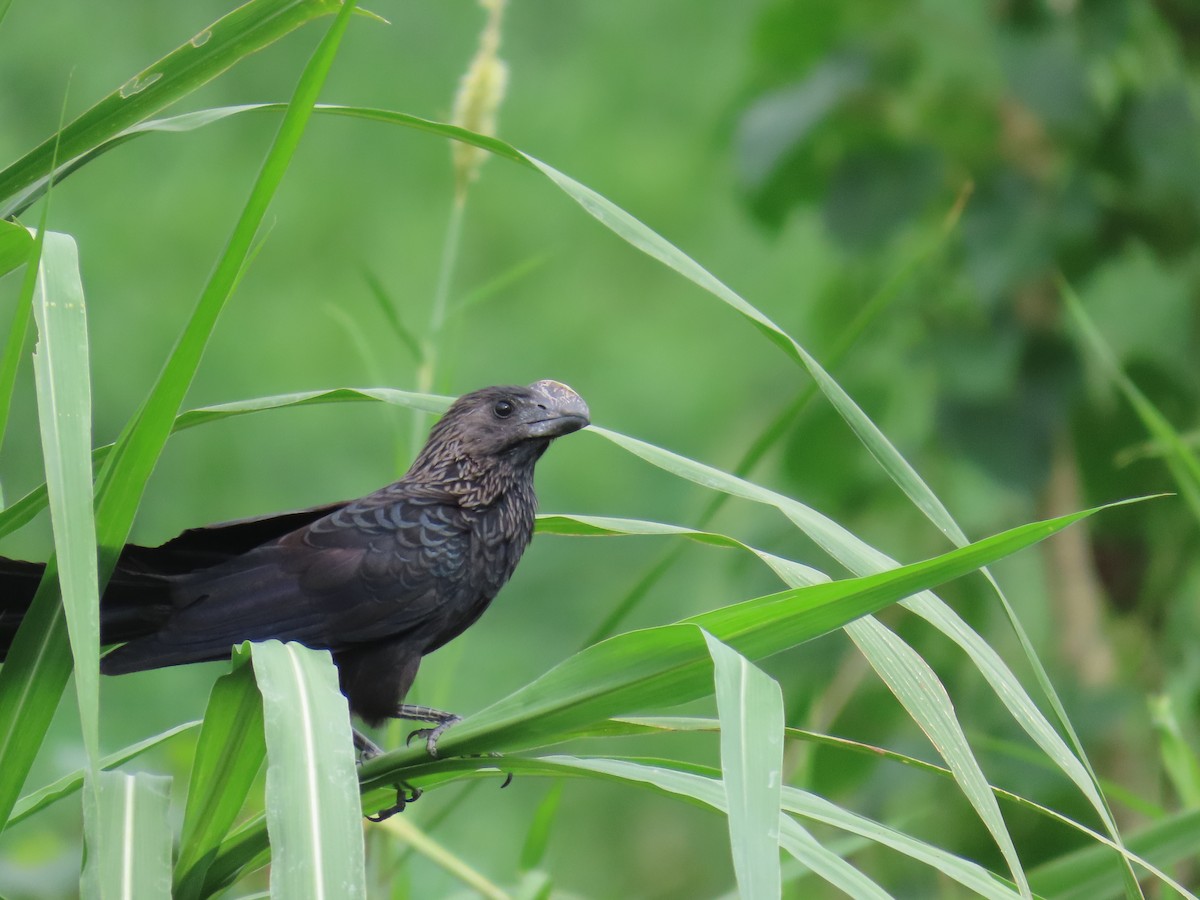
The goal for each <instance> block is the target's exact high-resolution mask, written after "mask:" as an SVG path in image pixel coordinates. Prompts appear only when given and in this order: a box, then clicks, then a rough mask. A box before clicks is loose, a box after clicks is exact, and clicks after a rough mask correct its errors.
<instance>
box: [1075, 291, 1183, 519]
mask: <svg viewBox="0 0 1200 900" xmlns="http://www.w3.org/2000/svg"><path fill="white" fill-rule="evenodd" d="M1059 291H1060V292H1061V293H1062V296H1063V299H1064V300H1065V301H1066V304H1067V309H1068V310H1069V311H1070V313H1071V318H1072V319H1074V321H1075V326H1076V328H1077V329H1078V330H1079V332H1080V334H1081V335H1082V336H1083V339H1084V342H1085V343H1086V344H1087V346H1088V349H1089V350H1090V351H1091V353H1092V356H1093V357H1095V359H1097V360H1098V361H1099V362H1100V364H1101V365H1102V366H1103V368H1104V371H1105V373H1106V374H1107V375H1108V377H1109V378H1111V379H1112V381H1113V383H1114V384H1115V385H1116V386H1117V387H1118V388H1119V389H1120V391H1121V393H1122V394H1124V395H1125V399H1126V400H1127V401H1128V402H1129V405H1130V406H1132V407H1133V409H1134V412H1136V413H1137V416H1138V418H1139V419H1141V420H1142V425H1143V426H1144V427H1145V429H1146V431H1147V432H1148V433H1149V434H1150V436H1151V437H1152V438H1153V439H1154V440H1155V442H1156V443H1157V444H1158V445H1159V446H1161V447H1162V448H1164V451H1165V452H1164V455H1163V458H1164V459H1165V460H1166V463H1167V468H1168V469H1169V470H1170V472H1171V477H1172V479H1174V481H1175V485H1176V486H1177V487H1178V488H1179V493H1180V494H1182V495H1183V498H1184V500H1186V501H1187V504H1188V506H1189V507H1190V508H1191V510H1192V515H1193V516H1195V517H1196V521H1197V522H1200V457H1197V456H1196V453H1195V451H1193V450H1192V448H1191V447H1189V446H1188V444H1187V442H1186V441H1185V440H1184V439H1183V438H1182V437H1180V434H1179V432H1178V431H1177V430H1176V429H1175V428H1174V427H1173V426H1172V425H1171V423H1170V422H1168V421H1167V417H1166V416H1164V415H1163V414H1162V413H1161V412H1159V411H1158V409H1157V407H1155V406H1154V404H1153V403H1151V402H1150V399H1149V398H1148V397H1147V396H1146V395H1145V394H1143V393H1142V391H1141V389H1140V388H1138V386H1137V385H1136V384H1134V383H1133V379H1131V378H1130V377H1129V376H1128V375H1126V374H1125V372H1124V371H1123V370H1122V369H1121V365H1120V363H1119V362H1118V361H1117V359H1116V357H1115V356H1114V355H1113V352H1112V349H1111V348H1110V347H1109V346H1108V344H1107V343H1106V342H1105V340H1104V336H1103V335H1101V334H1100V331H1099V329H1097V328H1096V326H1095V324H1093V322H1092V320H1091V319H1090V318H1089V317H1088V314H1087V312H1086V311H1085V310H1084V308H1083V304H1082V303H1081V302H1080V301H1079V297H1078V296H1076V294H1075V292H1074V291H1073V290H1072V289H1071V286H1070V285H1069V284H1067V282H1066V280H1065V279H1061V278H1060V279H1059Z"/></svg>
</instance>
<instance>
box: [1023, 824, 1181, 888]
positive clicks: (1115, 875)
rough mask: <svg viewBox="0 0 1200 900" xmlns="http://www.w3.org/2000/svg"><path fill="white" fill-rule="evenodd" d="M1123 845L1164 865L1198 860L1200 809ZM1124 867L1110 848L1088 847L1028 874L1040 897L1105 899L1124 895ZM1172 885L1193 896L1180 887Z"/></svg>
mask: <svg viewBox="0 0 1200 900" xmlns="http://www.w3.org/2000/svg"><path fill="white" fill-rule="evenodd" d="M1125 843H1126V844H1127V845H1128V847H1129V850H1130V852H1132V853H1136V854H1137V855H1138V856H1140V857H1143V858H1144V859H1145V860H1147V861H1148V862H1150V863H1153V864H1154V865H1155V866H1158V867H1160V868H1162V867H1167V866H1171V865H1174V864H1175V863H1178V862H1183V861H1185V860H1190V861H1191V862H1192V863H1193V864H1194V863H1195V861H1196V848H1197V847H1200V810H1195V809H1191V810H1184V811H1183V812H1179V813H1176V814H1175V815H1173V816H1171V817H1169V818H1167V819H1164V820H1162V821H1160V822H1155V823H1153V824H1151V825H1148V826H1147V827H1145V828H1143V829H1142V830H1141V831H1139V832H1137V833H1135V834H1132V835H1130V836H1129V838H1128V840H1127V841H1126V842H1125ZM1122 870H1123V867H1122V865H1121V861H1120V858H1119V857H1115V856H1114V855H1113V854H1112V852H1111V851H1110V850H1109V849H1108V848H1107V847H1104V846H1089V847H1084V848H1082V849H1079V850H1075V851H1072V852H1070V853H1067V854H1065V855H1064V856H1061V857H1059V858H1058V859H1055V860H1052V861H1051V862H1048V863H1043V864H1042V865H1040V866H1038V867H1037V868H1036V869H1033V870H1032V871H1031V872H1030V873H1029V881H1030V883H1031V884H1032V885H1033V888H1034V890H1035V891H1037V892H1038V893H1039V894H1040V895H1042V896H1046V897H1055V898H1057V900H1107V898H1110V897H1117V896H1119V895H1120V894H1121V891H1122V888H1123V883H1122V880H1121V877H1122ZM1159 874H1160V873H1159ZM1160 877H1161V874H1160ZM1192 886H1193V887H1195V885H1194V884H1193V885H1192ZM1173 887H1174V888H1175V889H1176V890H1177V891H1179V893H1180V895H1181V896H1184V897H1188V898H1191V900H1195V895H1194V894H1193V893H1190V892H1188V891H1187V890H1186V889H1185V888H1184V887H1183V886H1182V885H1173Z"/></svg>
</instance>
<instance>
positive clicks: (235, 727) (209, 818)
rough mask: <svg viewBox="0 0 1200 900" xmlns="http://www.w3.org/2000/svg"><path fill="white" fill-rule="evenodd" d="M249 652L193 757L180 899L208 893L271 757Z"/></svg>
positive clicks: (212, 704) (218, 686) (178, 867)
mask: <svg viewBox="0 0 1200 900" xmlns="http://www.w3.org/2000/svg"><path fill="white" fill-rule="evenodd" d="M248 661H249V655H248V654H247V653H244V652H237V653H235V654H234V661H233V671H232V672H230V673H229V674H227V675H223V676H221V677H220V678H219V679H217V681H216V683H215V684H214V685H213V689H212V693H211V694H210V695H209V698H208V708H207V709H206V710H205V712H204V724H203V726H202V727H201V729H200V739H199V741H198V742H197V744H196V753H195V756H194V757H193V759H192V775H191V780H190V781H189V783H188V795H187V806H186V807H185V809H184V813H183V831H182V834H181V836H180V839H179V855H178V858H177V860H176V863H175V890H174V894H173V896H174V897H175V900H189V898H199V897H202V896H203V893H202V889H203V887H204V879H205V876H206V875H207V873H208V865H209V863H210V862H212V859H213V857H214V856H216V853H217V849H218V848H219V847H220V845H221V842H222V841H223V840H225V838H226V836H227V835H228V834H229V829H230V828H231V827H232V826H233V823H234V820H235V819H236V818H237V815H238V813H239V812H240V811H241V808H242V806H243V804H244V803H245V801H246V795H247V794H248V793H249V791H250V787H251V785H252V784H253V783H254V780H255V778H256V777H257V776H258V772H259V770H260V769H261V768H262V764H263V760H264V759H265V757H266V742H265V738H264V736H263V704H262V697H261V696H260V695H259V692H258V687H257V685H256V684H255V681H254V672H253V670H252V669H251V667H250V666H248V665H246V663H247V662H248Z"/></svg>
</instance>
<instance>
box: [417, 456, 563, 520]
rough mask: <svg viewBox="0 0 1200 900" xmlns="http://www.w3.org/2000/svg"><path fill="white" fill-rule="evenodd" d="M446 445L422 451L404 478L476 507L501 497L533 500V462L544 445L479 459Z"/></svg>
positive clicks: (495, 501)
mask: <svg viewBox="0 0 1200 900" xmlns="http://www.w3.org/2000/svg"><path fill="white" fill-rule="evenodd" d="M447 449H449V448H446V447H443V448H442V452H440V453H437V454H426V453H424V452H422V454H421V455H420V456H418V457H417V459H416V460H415V461H414V462H413V464H412V467H411V468H410V469H409V470H408V474H407V475H405V480H406V481H410V482H420V483H421V484H427V485H429V486H431V487H437V488H440V489H441V490H444V491H446V492H447V493H449V494H452V495H454V496H455V497H457V498H458V502H459V504H460V505H461V506H463V507H467V508H480V507H487V506H493V505H495V504H496V503H499V502H502V501H505V500H516V501H518V502H519V503H522V504H529V505H530V506H532V505H533V503H534V492H533V464H534V463H535V462H536V461H537V459H538V457H540V456H541V455H542V451H544V450H545V447H542V448H540V449H536V448H531V449H533V450H534V452H531V451H530V449H524V448H523V452H520V453H516V454H513V455H511V456H508V455H506V456H500V457H493V456H489V457H484V458H482V459H480V458H477V457H474V456H471V455H467V454H459V453H454V452H452V451H451V452H446V451H447Z"/></svg>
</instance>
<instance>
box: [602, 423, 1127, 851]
mask: <svg viewBox="0 0 1200 900" xmlns="http://www.w3.org/2000/svg"><path fill="white" fill-rule="evenodd" d="M589 431H592V432H594V433H597V434H599V435H601V436H602V437H605V438H607V439H608V440H610V441H612V442H613V443H616V444H617V445H618V446H620V447H623V448H624V449H626V450H628V451H630V452H631V453H634V454H635V455H637V456H640V457H641V458H642V459H644V460H646V461H647V462H649V463H651V464H652V465H655V466H658V467H659V468H662V469H664V470H665V471H667V472H670V473H671V474H673V475H677V476H680V477H683V478H687V479H689V480H691V481H693V482H695V483H697V484H700V485H703V486H705V487H709V488H712V489H714V490H719V491H723V492H725V493H727V494H731V495H733V496H736V497H741V498H743V499H746V500H751V501H753V502H756V503H764V504H767V505H770V506H774V507H775V508H776V509H778V510H779V511H780V512H782V513H783V514H784V515H786V516H787V517H788V518H789V519H791V520H792V522H793V523H795V524H796V526H797V527H799V528H800V529H801V530H802V531H803V532H804V533H805V534H807V535H808V536H809V537H810V538H812V539H813V541H815V542H816V543H817V545H818V546H820V547H821V548H822V549H823V550H825V552H827V553H828V554H830V555H831V556H832V557H833V558H834V559H836V560H838V561H839V562H841V563H842V565H844V566H846V568H848V569H849V570H850V571H851V572H854V573H856V574H860V575H862V574H867V573H871V572H880V571H886V570H887V569H889V568H890V567H892V566H894V565H896V562H895V560H893V559H892V558H891V557H889V556H887V555H886V554H884V553H881V552H880V551H878V550H876V549H875V548H873V547H871V546H870V545H868V544H867V543H865V542H864V541H862V540H861V539H859V538H858V537H856V536H855V535H853V534H851V533H850V532H849V531H847V530H846V529H844V528H842V526H840V525H838V524H837V523H836V522H834V521H833V520H831V519H829V518H828V517H826V516H823V515H821V514H820V513H818V512H817V511H816V510H813V509H811V508H809V507H807V506H805V505H804V504H801V503H798V502H797V501H795V500H792V499H791V498H790V497H785V496H783V495H782V494H778V493H775V492H774V491H769V490H767V489H766V488H763V487H760V486H758V485H756V484H753V483H751V482H748V481H745V480H744V479H741V478H737V477H736V476H733V475H729V474H728V473H725V472H722V471H721V470H719V469H714V468H713V467H711V466H706V465H703V464H702V463H698V462H695V461H694V460H690V459H687V458H685V457H682V456H679V455H678V454H676V453H672V452H670V451H668V450H663V449H662V448H660V447H655V446H654V445H652V444H647V443H645V442H644V441H639V440H637V439H635V438H630V437H628V436H626V435H621V434H617V433H616V432H610V431H607V430H606V429H603V428H599V427H597V426H592V427H591V428H590V429H589ZM985 574H987V573H986V572H985ZM989 580H991V579H990V576H989ZM992 583H993V585H994V584H995V582H994V581H993V582H992ZM997 590H998V589H997ZM999 596H1000V597H1001V600H1002V601H1003V600H1004V597H1003V594H1002V593H1001V594H1000V595H999ZM904 606H905V607H906V608H908V609H909V610H911V611H912V612H915V613H916V614H917V615H919V616H921V617H922V618H924V619H926V621H928V622H929V623H930V624H931V625H933V626H934V627H936V628H938V629H939V630H940V631H942V633H944V634H945V635H946V636H947V637H949V638H950V639H951V640H953V641H954V642H955V643H956V644H958V645H959V646H960V647H961V648H962V649H963V651H964V652H966V653H967V655H968V656H969V657H970V658H971V660H972V662H973V663H974V664H975V665H976V667H977V668H978V669H979V671H980V673H981V674H983V676H984V677H985V678H986V679H987V681H988V683H989V685H991V687H992V689H993V691H995V693H996V696H997V697H998V698H999V699H1000V700H1001V702H1003V703H1004V704H1005V706H1006V707H1007V708H1008V710H1009V712H1010V714H1011V715H1012V716H1013V719H1014V721H1016V722H1017V724H1019V725H1020V726H1021V727H1022V728H1023V729H1025V731H1026V732H1027V733H1028V734H1029V736H1030V737H1031V738H1032V739H1033V740H1034V741H1035V742H1036V743H1037V744H1038V746H1039V747H1041V748H1042V750H1043V751H1044V752H1045V753H1046V754H1047V755H1048V756H1049V757H1050V758H1051V759H1052V760H1054V762H1055V763H1056V764H1057V765H1058V766H1059V767H1060V768H1061V769H1062V770H1063V772H1064V773H1065V774H1066V775H1067V776H1068V777H1069V778H1070V779H1071V780H1072V781H1073V782H1074V783H1075V784H1076V785H1077V786H1078V787H1079V789H1080V791H1081V792H1082V793H1083V794H1084V796H1086V797H1087V798H1088V800H1089V802H1090V803H1091V804H1092V806H1093V807H1094V808H1095V809H1096V810H1097V813H1098V814H1099V815H1100V816H1101V818H1102V819H1103V820H1104V821H1105V823H1106V826H1107V827H1108V828H1109V832H1110V833H1111V834H1113V835H1114V837H1117V836H1118V832H1117V830H1116V825H1115V822H1114V821H1113V819H1112V816H1111V813H1110V812H1109V810H1108V807H1107V804H1106V803H1105V802H1104V799H1103V796H1102V794H1101V793H1100V790H1099V785H1098V782H1097V781H1096V779H1095V777H1094V773H1092V771H1091V768H1090V766H1088V765H1087V761H1086V758H1085V757H1083V756H1082V754H1080V755H1079V756H1077V755H1076V754H1074V753H1072V752H1071V749H1070V748H1069V747H1068V746H1067V744H1066V743H1065V742H1064V741H1063V739H1062V738H1061V737H1060V736H1059V735H1058V732H1056V731H1055V730H1054V727H1053V726H1052V725H1051V724H1050V722H1049V721H1048V720H1047V719H1046V717H1045V716H1044V715H1043V714H1042V713H1041V711H1040V710H1039V709H1038V708H1037V705H1036V704H1035V703H1034V702H1033V700H1032V698H1030V696H1029V695H1028V694H1027V693H1026V691H1025V689H1024V687H1022V685H1021V683H1020V681H1019V680H1018V679H1017V677H1016V675H1015V674H1013V672H1012V670H1011V669H1010V668H1009V667H1008V666H1007V665H1006V664H1005V663H1004V661H1003V660H1002V659H1001V658H1000V655H999V654H998V653H996V651H995V650H994V649H992V647H991V646H989V645H988V643H987V642H986V641H985V640H983V638H981V637H980V636H979V635H978V634H977V633H976V632H975V631H973V630H972V629H971V628H970V627H969V626H968V625H967V624H966V623H965V622H964V621H963V620H962V618H961V617H960V616H958V614H957V613H955V612H954V611H953V610H952V609H950V607H948V606H946V604H945V603H943V602H942V601H941V600H940V599H939V598H938V597H936V596H935V595H934V594H932V593H929V592H922V593H920V594H917V595H916V596H914V597H911V598H909V599H907V600H905V601H904ZM1005 609H1006V611H1009V612H1011V610H1009V607H1008V605H1007V602H1005ZM1011 620H1012V621H1013V623H1014V626H1015V627H1016V630H1017V634H1018V636H1019V637H1020V638H1021V639H1022V643H1023V644H1028V638H1027V637H1026V636H1025V634H1024V631H1023V630H1022V629H1021V628H1020V625H1019V623H1018V622H1016V619H1015V616H1012V617H1011ZM1027 656H1029V658H1030V661H1031V663H1032V664H1033V665H1034V668H1035V671H1040V672H1042V675H1043V676H1044V670H1042V669H1041V668H1040V664H1039V663H1038V660H1037V656H1036V654H1035V653H1034V652H1033V648H1032V646H1028V647H1027ZM1039 681H1042V679H1041V678H1039ZM1042 683H1043V687H1044V688H1045V690H1046V693H1047V696H1048V697H1049V698H1050V700H1051V702H1052V703H1053V704H1054V705H1055V708H1056V709H1057V710H1059V718H1060V721H1063V722H1064V723H1066V725H1067V727H1068V732H1069V733H1072V734H1073V732H1072V731H1071V730H1070V728H1069V723H1067V722H1066V715H1065V711H1062V709H1061V705H1060V704H1059V703H1058V700H1057V696H1056V695H1055V694H1054V691H1053V688H1052V686H1050V684H1049V680H1048V678H1046V679H1045V680H1044V681H1042ZM1076 743H1077V744H1078V742H1077V741H1076Z"/></svg>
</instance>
